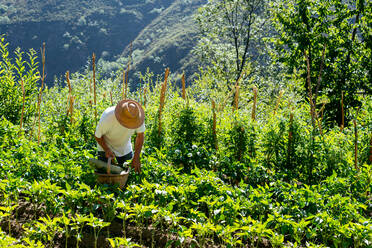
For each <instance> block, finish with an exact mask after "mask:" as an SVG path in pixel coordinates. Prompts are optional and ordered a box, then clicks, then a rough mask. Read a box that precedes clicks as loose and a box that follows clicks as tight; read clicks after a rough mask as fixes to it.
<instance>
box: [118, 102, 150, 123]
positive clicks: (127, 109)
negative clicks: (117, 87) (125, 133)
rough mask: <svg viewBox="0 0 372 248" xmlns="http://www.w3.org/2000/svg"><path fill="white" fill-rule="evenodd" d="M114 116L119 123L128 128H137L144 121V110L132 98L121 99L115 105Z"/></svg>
mask: <svg viewBox="0 0 372 248" xmlns="http://www.w3.org/2000/svg"><path fill="white" fill-rule="evenodd" d="M115 116H116V119H117V120H118V121H119V123H120V124H121V125H123V126H124V127H126V128H129V129H136V128H139V127H140V126H141V125H142V124H143V122H144V121H145V111H144V110H143V108H142V107H141V105H140V104H139V103H138V102H136V101H134V100H130V99H127V100H122V101H120V102H119V103H118V104H117V105H116V107H115Z"/></svg>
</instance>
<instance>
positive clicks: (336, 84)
mask: <svg viewBox="0 0 372 248" xmlns="http://www.w3.org/2000/svg"><path fill="white" fill-rule="evenodd" d="M371 6H372V5H371V2H370V1H365V0H357V1H347V0H345V1H339V0H284V1H276V2H275V3H274V4H273V13H274V15H273V16H274V18H273V21H274V25H275V27H276V29H277V30H278V33H279V37H278V38H277V39H276V40H275V43H276V49H277V60H278V61H279V62H282V63H284V64H285V66H286V68H287V69H288V72H289V73H293V72H294V71H296V70H297V71H299V72H300V73H301V74H302V78H303V80H304V92H306V93H308V95H309V101H310V102H311V101H312V102H313V105H314V107H315V106H316V105H317V103H318V101H317V100H318V96H319V95H324V96H327V97H328V98H329V103H328V104H326V106H325V113H327V115H326V116H327V120H328V122H329V123H333V122H334V121H337V123H338V124H339V125H341V124H342V115H343V114H342V108H341V104H340V102H341V98H343V103H344V104H343V105H344V106H345V108H346V109H349V110H351V109H352V108H355V107H358V106H361V102H360V101H359V100H358V96H357V94H358V92H359V91H363V92H364V93H365V94H371V93H372V92H371V89H372V87H371V86H372V85H371V82H372V79H371V47H372V46H371V25H370V20H371V19H370V18H371ZM368 20H369V21H368ZM308 76H309V77H308Z"/></svg>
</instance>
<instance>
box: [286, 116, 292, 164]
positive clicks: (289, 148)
mask: <svg viewBox="0 0 372 248" xmlns="http://www.w3.org/2000/svg"><path fill="white" fill-rule="evenodd" d="M292 130H293V112H292V111H291V113H290V116H289V132H288V148H287V153H288V154H287V165H290V163H291V152H292V150H291V148H292V140H293V132H292Z"/></svg>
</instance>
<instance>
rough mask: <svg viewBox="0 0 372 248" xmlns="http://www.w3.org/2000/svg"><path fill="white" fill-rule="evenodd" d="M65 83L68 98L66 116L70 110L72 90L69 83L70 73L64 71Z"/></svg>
mask: <svg viewBox="0 0 372 248" xmlns="http://www.w3.org/2000/svg"><path fill="white" fill-rule="evenodd" d="M66 81H67V85H68V98H67V116H68V113H69V112H70V109H71V97H72V94H71V92H72V89H71V83H70V72H69V71H66Z"/></svg>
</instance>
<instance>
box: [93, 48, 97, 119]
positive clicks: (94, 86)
mask: <svg viewBox="0 0 372 248" xmlns="http://www.w3.org/2000/svg"><path fill="white" fill-rule="evenodd" d="M92 66H93V93H94V98H93V100H94V120H95V122H96V124H97V95H96V55H95V54H94V53H93V56H92Z"/></svg>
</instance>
